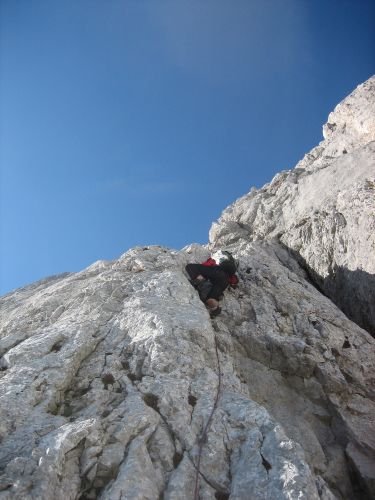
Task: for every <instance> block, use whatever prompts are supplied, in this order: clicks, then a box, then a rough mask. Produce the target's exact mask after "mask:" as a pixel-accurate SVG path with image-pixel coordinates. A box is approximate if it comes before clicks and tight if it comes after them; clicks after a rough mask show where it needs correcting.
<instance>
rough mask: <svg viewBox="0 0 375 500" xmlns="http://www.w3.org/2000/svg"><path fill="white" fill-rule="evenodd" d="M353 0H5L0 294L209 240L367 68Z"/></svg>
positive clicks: (1, 12)
mask: <svg viewBox="0 0 375 500" xmlns="http://www.w3.org/2000/svg"><path fill="white" fill-rule="evenodd" d="M374 21H375V3H374V2H373V1H370V0H369V1H367V0H361V1H360V2H359V1H358V0H324V1H323V0H314V1H310V0H234V1H233V0H225V1H224V0H64V1H59V0H17V1H14V0H0V37H1V38H0V71H1V74H0V166H1V207H0V210H1V212H0V217H1V219H0V223H1V235H0V236H1V241H0V243H1V254H0V264H1V269H0V272H1V274H0V280H1V292H0V293H1V294H4V293H7V292H8V291H10V290H12V289H14V288H17V287H20V286H23V285H25V284H28V283H30V282H33V281H35V280H38V279H41V278H44V277H46V276H48V275H52V274H58V273H61V272H66V271H79V270H81V269H83V268H85V267H87V266H88V265H90V264H91V263H93V262H94V261H96V260H99V259H114V258H117V257H119V256H120V255H121V254H122V253H124V252H125V251H126V250H128V249H129V248H131V247H133V246H136V245H148V244H160V245H165V246H169V247H173V248H181V247H183V246H184V245H186V244H189V243H192V242H198V243H206V242H207V240H208V230H209V227H210V225H211V223H212V221H213V220H215V219H217V218H218V217H219V216H220V213H221V211H222V210H223V209H224V208H225V207H226V206H227V205H229V204H230V203H232V202H233V201H234V200H235V199H237V198H238V197H239V196H242V195H243V194H245V193H246V192H248V191H249V190H250V188H251V187H252V186H256V187H261V186H262V185H263V184H264V183H266V182H269V181H270V180H271V179H272V177H273V176H274V175H275V174H276V173H277V172H279V171H281V170H285V169H289V168H293V167H294V166H295V165H296V163H297V162H298V161H299V160H300V159H301V158H302V157H303V155H304V154H305V153H307V152H308V151H309V150H310V149H311V148H313V147H314V146H315V145H317V144H318V142H319V141H320V140H322V125H323V124H324V123H325V121H326V120H327V116H328V114H329V112H330V111H332V110H333V108H334V107H335V106H336V104H338V103H339V102H340V101H341V100H342V99H343V98H344V97H345V96H346V95H347V94H349V93H350V92H351V91H352V90H354V88H355V87H356V86H357V85H358V84H360V83H362V82H363V81H365V80H366V79H367V78H369V77H370V76H371V75H372V74H374V73H375V22H374Z"/></svg>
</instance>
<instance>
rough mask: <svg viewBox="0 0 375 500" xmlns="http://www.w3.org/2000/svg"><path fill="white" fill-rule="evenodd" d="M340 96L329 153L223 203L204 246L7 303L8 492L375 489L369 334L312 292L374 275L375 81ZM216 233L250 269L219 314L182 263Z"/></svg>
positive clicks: (98, 267) (87, 275)
mask: <svg viewBox="0 0 375 500" xmlns="http://www.w3.org/2000/svg"><path fill="white" fill-rule="evenodd" d="M346 101H347V100H346ZM346 101H344V102H343V103H342V104H341V105H339V106H338V107H337V108H336V110H335V112H334V113H333V114H332V115H330V117H329V122H328V124H331V125H332V126H331V127H330V126H328V125H327V126H326V127H325V130H326V135H327V137H326V139H325V141H323V143H322V144H321V145H320V146H319V147H318V148H323V149H322V151H321V154H319V153H318V150H317V149H316V150H313V152H312V153H309V155H307V156H306V157H305V158H304V159H303V160H302V162H300V164H298V165H297V167H296V169H294V170H291V171H290V172H284V173H281V174H279V176H276V178H275V179H274V180H273V181H272V182H271V183H270V184H269V185H267V186H265V187H264V188H263V190H259V191H253V192H251V193H250V194H249V195H246V196H245V197H243V198H242V199H241V200H239V201H237V202H236V203H235V204H234V205H232V206H231V207H229V208H228V209H227V210H226V211H224V213H223V215H222V217H221V218H220V219H219V221H218V222H216V223H215V224H214V225H213V228H212V229H211V232H210V238H211V243H210V244H209V245H207V246H200V245H191V246H188V247H186V248H184V249H182V250H181V251H176V250H170V249H167V248H162V247H157V246H152V247H140V248H135V249H132V250H130V251H128V252H126V253H125V254H124V255H123V256H121V257H120V258H119V259H118V260H115V261H112V262H104V261H100V262H97V263H95V264H93V265H92V266H90V267H89V268H87V269H86V270H84V271H82V272H80V273H74V274H65V275H60V276H55V277H51V278H48V279H46V280H43V281H41V282H37V283H34V284H32V285H30V286H28V287H25V288H23V289H19V290H16V291H15V292H13V293H11V294H8V295H6V296H4V297H3V298H1V299H0V300H1V310H2V321H1V330H0V339H1V340H0V356H1V357H0V368H1V372H0V401H1V404H0V414H1V419H0V499H1V500H5V499H6V500H8V499H46V500H49V499H52V498H53V499H57V500H58V499H95V498H101V499H111V500H115V499H132V500H133V499H139V500H141V499H142V500H143V499H158V498H165V499H166V500H172V499H193V498H194V497H197V493H199V498H201V499H226V498H230V499H231V500H234V499H238V500H239V499H249V498H250V499H270V500H271V499H272V500H274V499H297V498H298V499H303V498H305V499H309V500H310V499H323V500H332V499H335V498H337V499H360V498H372V497H375V481H374V479H375V473H374V471H375V458H374V457H375V439H374V436H375V433H374V418H375V417H374V416H375V403H374V396H375V384H374V380H375V377H374V373H375V367H374V360H375V356H374V354H375V341H374V339H373V338H372V337H371V335H370V334H369V333H368V331H366V330H365V329H363V328H361V327H360V326H359V325H358V324H356V323H355V322H353V321H351V320H350V319H348V317H347V316H346V315H345V314H344V313H343V312H342V311H341V310H340V308H339V307H337V305H335V304H334V303H333V302H332V301H331V300H330V299H329V298H328V297H327V296H326V295H325V294H322V293H321V291H320V290H319V289H317V284H318V285H319V287H320V289H324V291H325V292H326V293H328V292H327V288H324V285H325V284H326V283H327V282H328V280H326V278H327V276H330V273H331V274H332V270H333V269H336V267H343V268H345V269H348V270H350V271H351V272H352V273H355V272H357V271H360V272H361V273H364V274H362V276H367V275H369V276H371V274H372V275H373V268H372V267H371V266H373V264H374V262H373V261H372V258H373V255H374V254H373V252H372V253H371V252H370V251H369V250H370V249H371V248H372V246H371V245H373V241H374V239H373V237H374V233H373V231H372V227H373V226H372V224H373V223H374V221H373V216H374V212H372V213H371V211H372V208H371V207H372V203H373V199H374V196H373V194H374V191H373V188H372V187H371V182H373V181H372V180H371V179H372V178H373V175H374V171H372V177H371V156H372V158H373V146H374V142H371V141H374V136H373V129H372V128H371V127H372V125H371V123H372V124H373V122H371V118H369V117H368V119H366V118H365V117H366V116H367V115H366V113H367V111H366V110H368V109H370V108H371V106H373V104H374V103H373V101H374V79H370V80H369V81H368V82H366V83H365V84H364V85H363V86H361V87H359V88H358V89H357V90H356V91H355V92H354V93H353V94H352V95H351V96H350V97H349V98H348V101H347V102H348V103H349V104H350V106H349V107H348V106H346V104H345V102H346ZM345 113H346V115H345ZM362 115H363V116H362ZM357 122H358V123H357ZM333 123H335V124H336V127H334V126H333ZM340 130H342V131H341V132H340ZM335 134H338V135H337V137H336V139H335ZM344 143H345V149H346V153H343V147H344V146H343V145H344ZM328 153H330V154H329V156H330V158H329V159H327V156H328ZM335 155H336V156H335ZM350 165H351V167H350ZM339 168H340V169H341V168H342V171H343V175H342V180H341V182H340V185H338V186H337V182H334V181H335V180H336V179H337V172H338V169H339ZM350 170H351V171H352V173H350ZM308 172H310V173H308ZM340 172H341V171H340ZM293 179H294V181H293ZM309 183H310V190H309ZM329 183H330V184H331V187H332V189H329ZM317 186H318V187H317ZM336 186H337V189H336ZM311 190H314V192H315V193H316V196H310V197H308V193H309V192H311ZM371 195H372V198H371ZM283 197H284V202H282V200H283ZM277 200H278V202H277ZM340 200H341V201H342V202H343V200H349V201H348V202H350V203H351V205H350V207H351V209H347V208H346V207H347V204H346V203H344V202H343V205H342V206H341V205H339V201H340ZM303 202H304V203H305V204H306V206H305V207H304V206H303ZM291 204H294V205H295V209H294V215H293V211H292V209H291V208H290V206H291ZM308 204H310V205H308ZM307 206H310V209H309V210H308V209H307V208H306V207H307ZM323 209H325V211H326V212H327V214H328V215H324V216H322V211H323ZM311 210H314V213H313V214H311ZM271 211H273V216H272V217H273V218H272V217H271V216H270V214H271ZM316 211H317V212H316ZM315 212H316V213H315ZM338 214H342V216H343V217H344V218H345V221H346V223H345V225H344V224H343V223H342V224H341V226H340V220H341V221H342V219H340V216H339V215H338ZM293 217H294V220H293ZM306 217H309V218H308V221H307V222H305V223H304V224H301V225H299V224H300V223H301V221H302V220H303V218H306ZM356 220H357V226H356ZM322 221H324V224H323V222H322ZM366 221H367V222H366ZM307 227H310V231H307V230H306V228H307ZM332 227H335V232H334V234H333V233H332V232H331V233H330V234H331V235H332V236H331V237H329V236H328V235H329V231H332ZM358 227H360V230H361V231H365V232H364V233H361V238H358ZM301 228H304V229H303V230H302V229H301ZM305 230H306V231H305ZM318 231H320V233H319V234H320V236H321V238H320V241H319V238H318V237H317V234H318ZM323 240H324V242H325V243H324V245H322V241H323ZM357 240H358V241H357ZM341 241H343V242H344V243H342V245H344V244H345V245H346V251H345V252H344V251H343V250H342V248H344V247H340V244H341V243H340V242H341ZM222 245H225V247H226V248H227V249H229V250H230V251H232V252H233V253H234V255H235V256H236V258H238V259H239V262H240V270H239V274H240V278H241V281H240V286H239V288H237V289H236V290H231V291H227V292H226V293H225V298H224V300H223V314H222V315H221V316H219V317H218V318H217V319H215V320H210V318H209V315H208V313H207V311H206V309H205V307H204V305H203V304H202V303H201V301H200V300H199V298H198V296H197V294H196V291H195V290H194V288H193V287H192V286H191V285H190V283H189V282H188V279H187V277H186V274H185V272H184V267H185V265H186V264H187V263H188V262H199V261H202V260H203V259H205V258H206V257H207V256H208V255H209V253H210V251H211V250H212V249H213V248H215V247H218V246H222ZM326 245H331V246H330V247H329V248H330V251H329V252H328V250H327V253H325V249H326ZM340 249H341V250H340ZM319 252H320V253H321V256H320V259H321V260H319ZM340 259H341V260H340ZM335 266H336V267H335ZM327 273H328V274H327ZM336 274H337V273H336ZM335 276H336V275H335ZM366 279H367V278H366ZM312 280H314V281H312ZM319 280H320V281H319ZM332 283H335V280H332ZM335 286H336V285H335ZM335 286H334V285H331V292H330V293H331V294H332V296H333V295H334V294H335V293H336V292H335V291H334V290H335ZM345 286H347V281H344V282H343V283H342V287H345ZM368 286H369V282H368V281H366V286H364V288H363V290H362V291H363V293H364V294H365V291H366V290H367V288H366V287H368ZM336 289H337V286H336ZM365 295H366V294H365ZM365 298H366V300H367V299H368V296H366V297H365ZM335 300H336V299H335ZM336 302H339V301H338V300H336ZM353 302H356V303H357V305H356V307H357V309H358V311H361V310H364V311H366V308H365V306H363V305H362V304H365V303H366V302H365V301H364V298H363V297H361V295H360V294H359V292H358V294H357V295H356V300H355V301H353ZM366 321H371V315H370V316H368V319H366ZM362 326H363V325H362ZM205 430H206V432H205ZM198 463H199V466H198ZM196 486H197V491H195V489H196Z"/></svg>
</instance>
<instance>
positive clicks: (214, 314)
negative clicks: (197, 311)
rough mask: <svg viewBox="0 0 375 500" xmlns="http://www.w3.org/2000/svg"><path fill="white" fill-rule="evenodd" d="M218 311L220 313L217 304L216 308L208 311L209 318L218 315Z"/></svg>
mask: <svg viewBox="0 0 375 500" xmlns="http://www.w3.org/2000/svg"><path fill="white" fill-rule="evenodd" d="M220 313H221V307H219V306H217V308H216V309H212V310H211V311H210V318H216V316H219V314H220Z"/></svg>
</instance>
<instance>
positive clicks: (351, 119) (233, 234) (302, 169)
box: [210, 76, 375, 334]
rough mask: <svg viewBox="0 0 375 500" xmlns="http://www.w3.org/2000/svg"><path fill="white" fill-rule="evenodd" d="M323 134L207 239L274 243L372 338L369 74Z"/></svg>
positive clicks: (374, 287) (374, 104) (374, 283)
mask: <svg viewBox="0 0 375 500" xmlns="http://www.w3.org/2000/svg"><path fill="white" fill-rule="evenodd" d="M323 133H324V137H325V139H324V140H323V141H322V142H321V143H320V144H319V145H318V146H317V147H315V148H314V149H313V150H312V151H311V152H310V153H308V154H307V155H306V156H305V157H304V158H303V159H302V160H301V161H300V162H299V163H298V164H297V166H296V167H295V168H294V169H292V170H289V171H283V172H281V173H279V174H277V175H276V176H275V177H274V179H273V180H272V181H271V182H270V183H269V184H267V185H265V186H264V187H263V188H262V189H259V190H255V189H253V190H252V191H250V193H249V194H246V195H245V196H243V197H242V198H240V199H239V200H237V201H236V202H235V203H234V204H233V205H231V206H229V207H228V208H227V209H226V210H224V212H223V214H222V216H221V217H220V219H219V220H218V221H217V222H215V223H214V224H213V226H212V228H211V231H210V240H211V242H212V244H213V245H216V246H220V245H223V244H224V245H225V244H230V243H231V242H235V241H238V240H239V239H241V238H243V239H245V240H247V241H248V240H249V239H250V240H259V239H271V238H277V239H278V241H280V242H281V243H282V244H283V245H285V246H286V247H287V248H289V249H290V250H291V251H292V252H294V254H295V255H296V256H297V257H298V258H299V259H300V261H301V262H302V263H303V265H304V267H305V268H306V269H307V270H308V271H309V273H310V276H311V277H312V279H313V280H314V281H315V283H316V284H317V285H318V286H319V287H320V288H321V290H322V291H323V292H324V293H326V294H327V295H328V296H329V297H330V298H331V299H332V300H333V301H334V302H335V303H336V304H337V305H338V306H339V307H340V308H341V309H343V311H345V313H346V314H347V315H348V316H349V317H350V318H351V319H353V320H354V321H356V322H357V323H358V324H359V325H360V326H362V327H363V328H365V329H367V330H368V331H370V332H371V333H373V334H375V308H374V307H373V304H374V303H375V76H374V77H372V78H370V79H369V80H368V81H367V82H365V83H364V84H362V85H360V86H359V87H358V88H357V89H356V90H355V91H354V92H353V93H352V94H351V95H350V96H349V97H347V98H346V99H345V100H344V101H343V102H342V103H340V104H339V105H338V106H337V107H336V109H335V110H334V111H333V112H332V113H331V114H330V115H329V117H328V122H327V124H326V125H325V126H324V127H323ZM353 298H354V300H353Z"/></svg>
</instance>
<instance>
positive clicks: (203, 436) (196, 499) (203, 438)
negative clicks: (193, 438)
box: [194, 325, 221, 500]
mask: <svg viewBox="0 0 375 500" xmlns="http://www.w3.org/2000/svg"><path fill="white" fill-rule="evenodd" d="M214 339H215V352H216V359H217V367H218V384H217V390H216V396H215V401H214V405H213V407H212V410H211V413H210V416H209V417H208V420H207V423H206V425H205V427H204V429H203V432H202V434H201V437H200V440H199V450H198V461H197V464H196V466H195V470H196V474H195V488H194V500H199V475H200V473H201V472H200V464H201V457H202V450H203V445H204V443H205V442H206V440H207V435H208V431H209V429H210V426H211V422H212V418H213V416H214V413H215V410H216V408H217V406H218V403H219V398H220V392H221V366H220V358H219V349H218V346H217V337H216V332H215V325H214Z"/></svg>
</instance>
